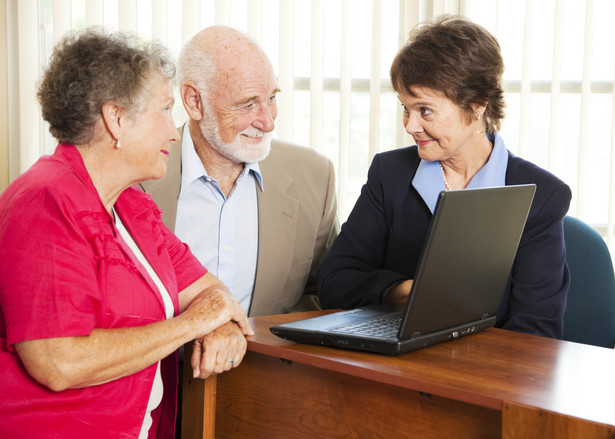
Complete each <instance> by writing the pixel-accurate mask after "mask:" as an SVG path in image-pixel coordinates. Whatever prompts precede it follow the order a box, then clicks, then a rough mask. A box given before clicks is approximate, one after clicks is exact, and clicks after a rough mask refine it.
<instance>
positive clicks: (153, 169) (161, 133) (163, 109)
mask: <svg viewBox="0 0 615 439" xmlns="http://www.w3.org/2000/svg"><path fill="white" fill-rule="evenodd" d="M149 87H150V88H149V90H150V92H153V93H154V96H153V98H152V99H151V101H150V102H149V103H148V104H147V105H146V106H145V109H143V110H141V112H139V113H137V114H136V115H134V116H133V117H132V118H130V117H128V118H127V119H126V120H127V121H128V122H127V123H126V125H125V129H124V130H123V133H122V135H121V136H120V142H121V145H122V146H121V149H122V152H124V153H125V156H124V160H125V162H126V163H127V164H128V165H129V166H130V168H131V172H132V171H134V172H135V175H134V177H135V179H136V180H137V181H144V180H149V179H152V178H153V179H158V178H162V177H164V175H165V174H166V172H167V161H168V160H169V152H170V150H171V144H172V143H174V142H176V141H178V140H179V133H178V132H177V128H175V122H174V121H173V104H174V102H175V98H174V94H173V87H172V86H171V82H170V81H169V80H168V79H166V78H164V77H162V76H157V77H156V78H155V79H153V80H151V81H150V83H149Z"/></svg>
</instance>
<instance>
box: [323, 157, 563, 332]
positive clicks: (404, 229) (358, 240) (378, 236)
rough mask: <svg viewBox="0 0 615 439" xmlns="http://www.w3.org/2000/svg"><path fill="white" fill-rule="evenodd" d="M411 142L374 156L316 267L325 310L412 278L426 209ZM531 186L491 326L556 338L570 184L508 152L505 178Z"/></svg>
mask: <svg viewBox="0 0 615 439" xmlns="http://www.w3.org/2000/svg"><path fill="white" fill-rule="evenodd" d="M419 162H420V157H419V155H418V151H417V148H416V146H412V147H407V148H402V149H397V150H392V151H387V152H384V153H380V154H377V155H376V156H375V157H374V160H373V161H372V164H371V166H370V169H369V173H368V178H367V183H366V184H365V185H364V186H363V188H362V190H361V195H360V196H359V199H358V200H357V203H356V204H355V206H354V208H353V210H352V212H351V214H350V216H349V217H348V221H347V222H346V223H345V224H344V225H343V226H342V230H341V233H340V235H339V236H338V238H337V240H336V241H335V243H334V245H333V247H332V248H331V250H330V252H329V254H328V255H327V258H326V259H325V260H324V262H323V264H322V266H321V267H320V270H319V298H320V303H321V305H322V306H323V308H353V307H356V306H362V305H367V304H371V303H377V302H380V301H381V297H382V293H383V292H384V291H385V290H387V289H388V288H389V287H391V286H393V285H396V284H397V283H399V282H402V281H404V280H407V279H412V278H413V277H414V273H415V270H416V267H417V264H418V259H419V257H420V254H421V250H422V247H423V242H424V240H425V237H426V234H427V229H428V226H429V222H430V220H431V217H432V213H431V211H430V210H429V208H428V207H427V205H426V204H425V202H424V201H423V199H422V198H421V196H420V195H419V194H418V192H417V191H416V190H415V189H414V187H413V186H412V179H413V178H414V175H415V173H416V170H417V167H418V165H419ZM527 183H535V184H536V194H535V196H534V201H533V203H532V207H531V209H530V213H529V216H528V219H527V223H526V226H525V229H524V231H523V235H522V237H521V242H520V244H519V249H518V251H517V255H516V258H515V261H514V264H513V268H512V271H511V275H510V278H509V281H508V286H507V289H506V292H505V294H504V297H503V299H502V302H501V304H500V308H499V311H498V315H497V317H498V318H497V323H496V326H497V327H501V328H506V329H511V330H515V331H520V332H526V333H531V334H538V335H544V336H548V337H555V338H561V336H562V331H563V318H564V311H565V309H566V296H567V293H568V285H569V283H570V279H569V274H568V267H567V265H566V249H565V246H564V230H563V218H564V216H565V215H566V212H567V211H568V207H569V205H570V199H571V192H570V188H569V187H568V186H567V185H566V184H565V183H564V182H562V181H561V180H559V179H558V178H557V177H555V176H554V175H553V174H551V173H549V172H547V171H545V170H544V169H541V168H539V167H538V166H536V165H534V164H532V163H530V162H528V161H526V160H523V159H521V158H519V157H516V156H514V155H513V154H511V153H510V152H509V153H508V167H507V171H506V184H507V185H514V184H527Z"/></svg>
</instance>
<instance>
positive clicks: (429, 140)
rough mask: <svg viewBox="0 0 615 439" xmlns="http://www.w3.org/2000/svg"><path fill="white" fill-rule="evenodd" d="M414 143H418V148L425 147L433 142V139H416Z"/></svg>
mask: <svg viewBox="0 0 615 439" xmlns="http://www.w3.org/2000/svg"><path fill="white" fill-rule="evenodd" d="M414 141H415V142H416V144H417V145H418V146H425V145H428V144H430V143H431V142H433V139H427V140H420V139H414Z"/></svg>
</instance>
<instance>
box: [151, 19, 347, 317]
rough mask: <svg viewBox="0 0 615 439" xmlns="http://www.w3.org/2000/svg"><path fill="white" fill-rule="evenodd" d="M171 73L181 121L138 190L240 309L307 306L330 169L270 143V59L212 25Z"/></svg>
mask: <svg viewBox="0 0 615 439" xmlns="http://www.w3.org/2000/svg"><path fill="white" fill-rule="evenodd" d="M178 79H179V90H180V95H181V99H182V102H183V105H184V108H185V109H186V112H187V114H188V116H189V118H190V120H189V121H188V122H187V124H186V125H185V126H184V127H183V129H180V134H181V140H180V141H179V142H177V144H175V145H173V147H172V150H171V154H170V157H169V163H168V170H167V174H166V176H165V178H163V179H161V180H151V181H147V182H144V183H142V188H143V189H144V190H145V191H146V192H149V193H150V194H151V196H152V198H153V199H154V201H155V202H156V203H157V204H158V206H159V208H160V209H161V210H162V212H163V213H162V219H163V221H164V222H165V224H166V225H167V226H168V227H169V228H170V229H171V230H174V231H175V233H176V234H177V236H179V238H180V239H181V240H183V241H184V242H186V243H188V244H189V245H190V248H191V250H192V252H193V253H194V254H195V255H196V256H197V258H199V260H200V261H201V263H203V265H205V267H207V269H208V270H210V271H211V272H212V273H213V274H215V275H216V276H217V277H218V278H219V279H221V280H222V281H223V282H224V283H225V284H226V285H227V286H228V287H229V289H230V290H231V292H232V293H233V294H234V295H235V297H237V298H238V299H239V301H240V303H241V305H242V306H243V308H244V309H245V311H246V312H247V313H248V314H249V315H250V316H257V315H267V314H279V313H286V312H294V311H304V310H311V309H318V301H317V296H316V294H317V270H318V267H319V265H320V263H321V261H322V260H323V258H324V256H325V254H326V253H327V251H328V249H329V248H330V246H331V244H332V242H333V240H334V239H335V237H336V236H337V234H338V232H339V224H338V219H337V213H336V209H337V205H336V196H335V174H334V169H333V164H332V162H331V161H330V160H329V159H327V158H325V157H324V156H323V155H321V154H319V153H317V152H316V151H315V150H313V149H311V148H307V147H302V146H297V145H292V144H290V143H287V142H283V141H280V140H277V139H272V133H273V130H274V128H275V119H276V117H277V114H278V108H277V101H276V97H277V94H278V92H280V90H279V88H278V84H277V81H276V77H275V75H274V71H273V67H272V65H271V62H270V60H269V58H268V57H267V55H266V54H265V52H264V51H263V49H262V48H261V47H260V45H259V44H258V43H257V42H255V41H254V40H253V39H252V38H251V37H250V36H248V35H246V34H244V33H242V32H239V31H237V30H235V29H232V28H229V27H226V26H212V27H209V28H206V29H204V30H202V31H200V32H199V33H197V34H196V35H195V36H194V37H193V38H192V39H191V40H190V41H188V43H186V45H185V46H184V47H183V48H182V50H181V53H180V55H179V60H178Z"/></svg>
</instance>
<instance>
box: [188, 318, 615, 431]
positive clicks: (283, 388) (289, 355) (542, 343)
mask: <svg viewBox="0 0 615 439" xmlns="http://www.w3.org/2000/svg"><path fill="white" fill-rule="evenodd" d="M317 314H319V313H318V312H312V313H300V314H285V315H277V316H266V317H257V318H252V319H251V322H252V325H253V327H254V329H255V332H256V335H254V336H253V337H250V339H249V342H248V352H247V354H246V356H245V358H244V360H243V362H242V364H241V365H240V366H239V367H237V368H236V369H233V370H232V371H230V372H227V373H224V374H222V375H219V376H218V377H217V379H208V380H205V381H203V380H192V379H191V378H190V376H191V374H190V373H184V377H186V378H185V379H184V400H183V414H184V417H183V420H182V438H185V439H188V438H190V439H192V438H199V439H200V438H213V437H214V423H213V422H212V421H213V419H215V437H218V438H226V437H229V438H230V437H232V438H291V437H292V438H319V437H322V438H338V437H339V438H347V437H354V438H360V437H367V438H378V437H383V438H390V437H403V438H406V437H408V438H411V437H417V438H443V437H445V438H453V437H454V438H497V437H502V438H506V439H513V438H523V439H530V438H540V439H544V438H558V439H562V438H563V439H565V438H615V351H614V350H610V349H605V348H598V347H593V346H587V345H582V344H578V343H570V342H564V341H560V340H552V339H548V338H544V337H537V336H531V335H525V334H520V333H516V332H511V331H505V330H501V329H488V330H486V331H484V332H481V333H479V334H475V335H472V336H469V337H465V338H461V339H458V340H454V341H450V342H445V343H441V344H439V345H436V346H432V347H429V348H425V349H421V350H418V351H414V352H410V353H408V354H404V355H401V356H398V357H387V356H381V355H376V354H367V353H360V352H353V351H343V350H338V349H334V348H327V347H321V346H311V345H302V344H295V343H292V342H288V341H285V340H282V339H279V338H278V337H276V336H274V335H272V334H271V333H270V332H269V327H270V326H272V325H274V324H278V323H282V322H286V321H293V320H299V319H302V318H307V317H311V316H314V315H317ZM187 351H189V349H188V350H187ZM187 355H189V352H187ZM186 358H189V357H186ZM186 363H189V361H188V362H186V361H184V364H186Z"/></svg>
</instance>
